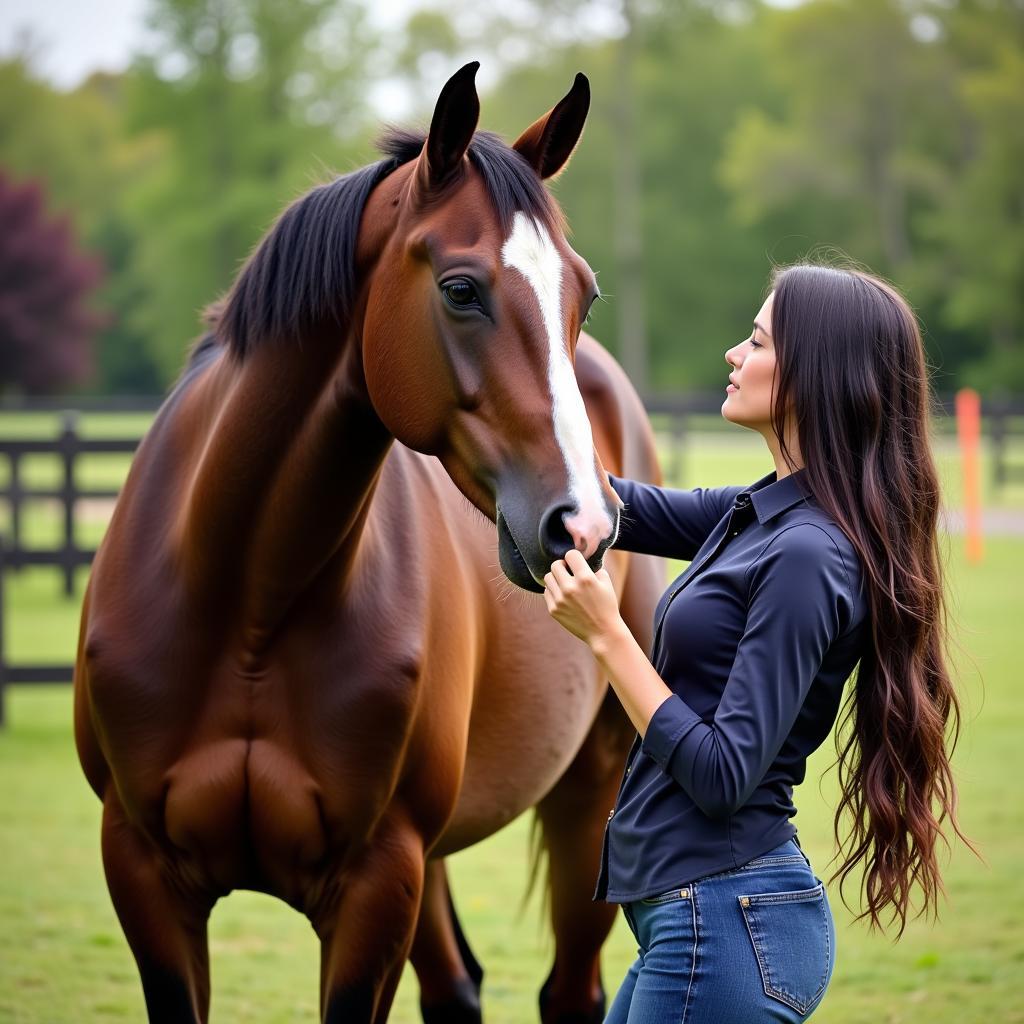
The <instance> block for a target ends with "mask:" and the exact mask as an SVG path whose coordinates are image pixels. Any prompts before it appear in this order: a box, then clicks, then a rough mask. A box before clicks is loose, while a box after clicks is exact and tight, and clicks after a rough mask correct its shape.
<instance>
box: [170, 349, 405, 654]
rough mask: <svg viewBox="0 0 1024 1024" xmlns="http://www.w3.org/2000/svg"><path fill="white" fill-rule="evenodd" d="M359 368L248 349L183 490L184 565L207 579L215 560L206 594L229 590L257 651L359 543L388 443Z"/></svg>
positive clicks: (348, 358) (347, 357) (320, 352)
mask: <svg viewBox="0 0 1024 1024" xmlns="http://www.w3.org/2000/svg"><path fill="white" fill-rule="evenodd" d="M357 364H358V347H357V346H355V345H348V346H345V349H344V351H343V352H342V354H340V355H338V354H337V353H334V354H331V353H329V352H326V351H325V350H324V347H323V346H316V345H310V346H309V347H308V348H307V347H305V346H304V347H303V348H302V349H297V350H295V351H294V352H292V353H289V354H287V356H286V358H285V359H282V358H281V354H280V352H279V351H278V352H269V351H268V352H266V353H264V352H260V351H256V352H254V353H252V354H251V355H250V356H247V357H246V362H245V363H243V364H242V366H241V367H240V368H239V370H238V371H237V376H236V378H235V380H234V381H233V383H232V384H231V385H230V392H229V395H228V397H227V398H226V400H225V404H224V407H223V411H222V413H221V414H220V415H219V417H218V420H217V424H216V427H215V428H214V429H213V430H212V431H211V435H210V441H209V443H208V444H207V450H206V452H205V453H204V456H203V459H202V463H203V468H202V470H201V472H200V474H199V475H198V476H197V478H196V481H195V484H194V486H193V488H192V501H191V508H192V512H191V515H190V519H191V520H192V522H191V528H190V530H189V533H190V534H191V536H192V538H193V542H194V544H195V545H197V548H196V550H194V551H193V552H192V555H193V558H192V561H193V564H197V563H198V562H200V561H202V562H205V564H206V566H207V571H208V570H209V568H210V562H209V561H206V559H208V558H210V556H211V554H212V553H214V563H219V565H218V569H219V571H220V572H223V573H226V575H227V580H226V581H224V582H222V583H220V584H218V585H217V586H215V588H214V589H216V590H218V591H220V590H222V588H223V586H224V583H225V582H227V581H233V582H234V583H235V584H236V586H231V584H230V583H229V582H227V585H228V586H229V587H230V589H231V590H233V591H234V593H233V594H232V597H233V598H234V601H233V603H235V604H236V607H237V608H238V611H239V612H240V622H241V625H242V627H243V628H244V629H245V630H246V632H247V633H248V634H249V639H250V640H251V645H252V646H254V647H259V646H260V645H261V643H262V642H263V641H265V640H267V639H269V638H270V637H271V636H272V635H273V633H274V631H275V629H276V627H277V625H278V624H279V623H280V621H281V619H282V618H283V616H284V615H285V614H287V611H288V609H289V608H290V607H291V605H292V603H293V602H294V601H295V599H296V598H297V597H298V595H299V594H301V593H302V592H303V591H304V590H305V589H306V588H307V587H308V586H309V585H310V583H311V581H312V580H313V579H314V578H315V577H316V576H317V574H318V573H319V572H320V571H321V570H322V569H323V568H324V566H325V564H326V563H327V562H328V561H331V560H332V559H333V560H335V562H336V564H339V560H340V564H339V570H340V571H341V572H344V570H345V567H346V565H347V564H348V563H350V561H351V558H352V556H353V554H354V551H355V548H356V546H357V544H358V541H359V536H360V534H361V531H362V526H363V523H364V521H365V516H366V512H367V509H368V506H369V501H368V498H369V496H370V494H371V492H372V489H373V487H374V485H375V482H376V479H377V475H378V473H379V470H380V467H381V464H382V463H383V460H384V457H385V455H386V454H387V451H388V448H389V447H390V444H391V441H392V438H391V436H390V434H388V432H387V431H386V430H385V428H384V427H383V426H382V424H381V423H380V420H379V419H378V418H377V416H376V414H375V412H374V411H373V408H372V406H371V405H370V404H369V401H368V399H367V397H366V395H365V389H364V388H363V386H362V383H361V367H359V366H358V365H357ZM206 574H207V573H206V572H203V575H204V576H205V575H206ZM222 580H224V578H223V577H222ZM207 592H209V591H207ZM225 596H227V595H225Z"/></svg>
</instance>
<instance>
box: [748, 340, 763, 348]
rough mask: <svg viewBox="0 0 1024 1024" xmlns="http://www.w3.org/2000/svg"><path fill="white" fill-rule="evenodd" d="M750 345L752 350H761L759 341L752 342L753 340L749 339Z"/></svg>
mask: <svg viewBox="0 0 1024 1024" xmlns="http://www.w3.org/2000/svg"><path fill="white" fill-rule="evenodd" d="M750 344H751V345H752V346H753V347H754V348H761V347H762V346H761V343H760V342H759V341H754V339H753V338H751V339H750Z"/></svg>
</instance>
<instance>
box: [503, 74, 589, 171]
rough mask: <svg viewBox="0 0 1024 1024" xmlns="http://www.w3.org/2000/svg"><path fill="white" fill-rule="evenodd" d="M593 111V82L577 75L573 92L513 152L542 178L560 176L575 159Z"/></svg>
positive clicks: (560, 101) (532, 127) (531, 126)
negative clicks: (589, 113)
mask: <svg viewBox="0 0 1024 1024" xmlns="http://www.w3.org/2000/svg"><path fill="white" fill-rule="evenodd" d="M589 110H590V82H589V81H587V76H586V75H584V74H582V73H581V74H578V75H577V76H576V79H575V81H574V82H573V83H572V88H571V89H570V90H569V91H568V93H566V95H565V96H563V97H562V99H560V100H559V101H558V103H556V104H555V106H553V107H552V108H551V109H550V110H549V111H548V112H547V113H546V114H545V115H544V116H543V117H541V118H538V119H537V120H536V121H534V122H533V124H531V125H530V127H529V128H527V129H526V131H525V132H523V134H522V135H520V136H519V138H518V139H516V141H515V143H514V144H513V146H512V148H513V149H514V150H515V151H516V152H517V153H520V154H522V155H523V156H525V157H526V159H527V160H528V161H529V162H530V165H531V166H532V167H533V169H534V170H535V171H536V172H537V173H538V174H539V175H540V176H541V177H542V178H550V177H551V176H552V175H555V174H557V173H558V172H559V171H560V170H561V169H562V168H563V167H564V166H565V165H566V164H567V163H568V162H569V157H570V156H572V151H573V150H574V149H575V148H576V143H577V142H579V141H580V136H581V135H582V134H583V122H584V121H586V119H587V111H589Z"/></svg>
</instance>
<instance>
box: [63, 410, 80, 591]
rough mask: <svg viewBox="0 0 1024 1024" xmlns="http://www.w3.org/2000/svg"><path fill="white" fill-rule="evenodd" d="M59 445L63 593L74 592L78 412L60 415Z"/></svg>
mask: <svg viewBox="0 0 1024 1024" xmlns="http://www.w3.org/2000/svg"><path fill="white" fill-rule="evenodd" d="M61 425H62V426H61V432H60V441H59V442H58V444H59V447H60V454H61V458H62V460H63V461H64V486H63V488H62V489H61V497H62V498H63V500H64V547H63V551H62V554H63V556H64V565H63V570H64V593H65V594H66V595H67V596H68V597H74V594H75V565H76V564H77V563H76V559H75V500H76V498H77V497H78V494H77V492H76V490H75V457H76V455H77V454H78V413H76V412H71V411H67V412H65V413H64V414H63V415H62V416H61Z"/></svg>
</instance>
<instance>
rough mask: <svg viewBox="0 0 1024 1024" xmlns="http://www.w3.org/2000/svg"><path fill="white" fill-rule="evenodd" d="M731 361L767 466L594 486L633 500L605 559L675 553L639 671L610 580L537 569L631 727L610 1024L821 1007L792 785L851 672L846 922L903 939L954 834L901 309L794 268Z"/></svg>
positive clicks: (824, 943) (858, 287) (920, 364)
mask: <svg viewBox="0 0 1024 1024" xmlns="http://www.w3.org/2000/svg"><path fill="white" fill-rule="evenodd" d="M725 358H726V361H727V362H728V363H729V365H730V366H731V367H732V368H733V369H732V372H731V373H730V375H729V381H730V383H729V386H728V388H727V389H726V390H727V395H726V399H725V402H724V404H723V406H722V415H723V416H724V417H725V418H726V419H728V420H730V421H731V422H733V423H738V424H740V425H741V426H744V427H748V428H750V429H752V430H756V431H758V432H759V433H760V434H761V435H762V436H763V437H764V439H765V442H766V443H767V445H768V449H769V451H770V452H771V455H772V458H773V459H774V462H775V472H773V473H770V474H769V475H768V476H765V477H763V478H762V479H761V480H758V481H757V482H756V483H753V484H751V485H750V486H749V487H745V488H739V487H720V488H712V489H702V488H697V489H695V490H692V491H677V490H669V489H665V488H659V487H654V486H651V485H648V484H642V483H637V482H633V481H630V480H620V479H618V478H615V477H612V478H611V483H612V486H613V488H614V489H615V491H616V492H617V493H618V494H619V496H620V497H621V498H622V500H623V501H624V503H625V508H624V515H623V517H622V527H621V532H620V535H619V538H618V540H617V542H616V545H617V546H618V547H620V548H623V549H625V550H629V551H636V552H641V553H646V554H655V555H663V556H671V557H677V558H683V559H690V560H692V562H691V565H690V567H689V568H688V569H687V570H686V572H684V573H683V574H682V576H680V577H679V579H677V580H676V581H675V582H674V583H673V584H672V585H671V586H670V587H669V589H668V591H667V592H666V594H665V596H664V597H663V598H662V600H661V602H660V604H659V606H658V608H657V611H656V613H655V614H656V617H655V622H656V633H655V640H654V649H653V652H652V656H651V660H650V661H648V659H647V656H646V654H645V652H644V651H643V650H641V649H640V647H639V646H638V645H637V643H636V641H635V640H634V639H633V638H632V636H631V635H630V633H629V631H628V630H627V629H626V627H625V625H624V624H623V622H622V620H621V618H620V617H619V614H618V605H617V602H616V600H615V595H614V592H613V590H612V584H611V581H610V578H609V576H608V574H607V573H606V571H605V570H604V569H601V570H599V571H598V572H597V573H596V574H595V573H593V572H591V571H590V569H589V568H588V566H587V564H586V561H585V560H584V558H583V556H582V554H581V553H580V552H577V551H570V552H569V553H568V554H567V555H566V557H565V559H564V561H558V562H555V563H554V564H553V565H552V566H551V572H550V573H549V574H548V575H547V576H546V577H545V584H546V587H547V589H546V592H545V601H546V603H547V607H548V610H549V612H550V613H551V614H552V615H553V616H554V618H555V619H556V620H557V621H558V622H560V623H561V624H562V625H563V626H565V628H566V629H568V630H570V631H571V632H572V633H574V634H575V635H576V636H578V637H580V638H581V639H583V640H584V641H586V642H587V643H588V644H589V645H590V646H591V648H592V649H593V651H594V654H595V655H596V656H597V658H598V659H599V660H600V662H601V663H602V665H603V667H604V668H605V670H606V671H607V673H608V676H609V678H610V680H611V684H612V686H613V687H614V689H615V691H616V693H617V694H618V696H619V699H620V700H621V702H622V705H623V707H624V708H625V710H626V712H627V713H628V715H629V717H630V718H631V720H632V721H633V723H634V724H635V726H636V728H637V733H638V736H637V739H636V742H635V743H634V746H633V749H632V751H631V752H630V755H629V758H628V760H627V763H626V769H625V774H624V776H623V780H622V785H621V787H620V790H619V795H618V799H617V801H616V806H615V809H614V810H613V811H612V813H611V814H610V815H609V821H608V828H607V831H606V835H605V847H604V856H603V857H602V865H601V876H600V879H599V881H598V890H597V898H604V899H607V900H609V901H610V902H615V903H621V904H622V905H623V909H624V911H625V914H626V918H627V920H628V922H629V925H630V928H631V929H632V931H633V934H634V935H635V937H636V940H637V943H638V945H639V956H638V959H637V961H636V962H635V963H634V964H633V966H632V967H631V968H630V970H629V973H628V974H627V975H626V979H625V981H624V982H623V984H622V987H621V989H620V991H619V993H618V996H617V997H616V999H615V1001H614V1003H613V1005H612V1008H611V1011H610V1012H609V1015H608V1018H607V1020H608V1022H612V1024H626V1022H627V1021H628V1022H629V1024H641V1022H643V1024H661V1022H665V1024H669V1022H671V1024H703V1022H709V1024H711V1022H713V1024H729V1022H736V1024H755V1022H759V1021H769V1020H770V1021H802V1020H806V1019H807V1017H809V1016H810V1014H811V1013H812V1012H813V1011H814V1010H815V1009H816V1008H817V1006H818V1005H819V1003H820V1001H821V999H822V997H823V995H824V992H825V989H826V986H827V985H828V982H829V979H830V977H831V975H832V970H833V967H834V964H835V929H834V926H833V921H832V914H831V911H830V909H829V905H828V900H827V897H826V894H825V891H824V887H823V886H822V884H821V882H820V881H819V879H818V878H817V877H816V876H815V874H814V872H813V871H812V869H811V866H810V862H809V861H808V860H807V858H806V857H805V856H804V854H803V853H802V851H801V849H800V846H799V843H798V841H797V836H796V829H795V827H794V826H793V824H792V823H791V821H790V819H791V818H792V816H793V815H794V814H795V813H796V809H795V808H794V806H793V802H792V790H793V786H794V785H796V784H797V783H799V782H801V781H802V780H803V777H804V771H805V765H806V759H807V757H808V755H809V754H811V752H812V751H814V750H815V749H816V748H817V747H818V746H819V745H820V744H821V743H822V741H823V740H824V739H825V737H826V736H828V734H829V731H830V730H831V728H832V725H833V723H834V721H835V719H836V716H837V714H838V711H839V706H840V703H841V697H842V692H843V687H844V683H845V681H846V679H847V678H848V677H849V676H850V674H851V672H852V671H853V669H854V667H855V666H856V665H857V663H858V661H859V662H860V668H859V671H858V673H857V677H856V683H855V685H854V687H853V688H852V692H851V696H850V700H849V702H848V704H847V710H846V714H845V715H844V724H847V725H849V726H850V727H851V728H850V730H849V733H848V738H847V739H846V740H845V742H844V744H843V746H842V749H841V752H840V770H839V771H840V775H839V777H840V782H841V795H840V806H839V808H838V811H837V815H836V829H837V831H836V836H837V840H839V842H840V851H841V854H842V857H843V864H842V866H841V868H840V869H839V871H837V872H836V875H837V877H840V878H841V879H843V880H845V879H846V877H847V876H848V875H849V874H850V873H851V872H852V871H854V869H856V868H858V867H859V866H862V867H863V869H864V872H865V876H864V896H865V899H866V908H865V909H864V911H863V913H862V915H861V916H862V917H864V916H866V917H868V918H870V921H871V923H872V926H874V925H880V924H881V916H882V914H883V913H884V912H889V913H891V915H892V919H893V920H894V921H895V922H897V923H898V925H899V928H898V932H899V933H902V931H903V927H904V926H905V924H906V918H907V914H908V911H909V908H910V898H911V889H912V887H913V886H914V884H915V883H916V884H918V885H919V886H920V889H921V896H922V900H923V907H922V910H925V911H934V908H935V902H936V899H937V896H938V893H939V891H940V889H941V879H940V873H939V867H938V864H937V861H936V845H937V843H938V841H939V840H940V839H941V831H940V826H941V823H942V821H943V819H944V818H948V819H949V821H950V823H951V826H952V828H953V829H954V830H956V831H957V834H959V830H958V829H957V826H956V821H955V817H954V811H955V800H956V794H955V788H954V784H953V779H952V775H951V772H950V766H949V753H948V751H947V746H946V727H947V723H948V724H950V725H951V726H952V729H951V732H952V737H953V740H954V741H955V736H956V729H957V726H958V722H959V714H958V706H957V701H956V697H955V694H954V692H953V687H952V684H951V681H950V676H949V672H948V669H947V665H946V662H945V657H944V646H945V634H944V606H943V588H942V577H941V568H940V561H939V555H938V548H937V535H936V520H937V516H938V511H939V483H938V479H937V476H936V472H935V466H934V462H933V460H932V456H931V453H930V451H929V447H928V440H927V434H928V394H929V391H928V383H927V375H926V366H925V358H924V352H923V348H922V344H921V337H920V334H919V332H918V328H917V323H916V321H915V318H914V315H913V313H912V312H911V310H910V309H909V307H908V306H907V304H906V302H905V301H904V300H903V299H902V298H901V296H900V295H899V294H898V293H897V292H896V291H895V290H894V289H893V288H891V287H890V286H889V285H887V284H885V283H883V282H882V281H879V280H878V279H876V278H874V277H871V276H869V275H867V274H864V273H860V272H858V271H847V270H836V269H832V268H828V267H818V266H803V265H801V266H794V267H790V268H788V269H785V270H782V271H781V272H779V273H777V274H776V275H775V279H774V282H773V290H772V292H771V294H770V295H769V296H768V298H767V299H766V301H765V303H764V305H763V306H762V307H761V310H760V312H759V313H758V314H757V317H756V318H755V321H754V326H753V331H752V333H751V335H750V337H749V338H747V340H746V341H744V342H742V343H740V344H739V345H736V346H734V347H733V348H731V349H729V351H728V352H726V354H725ZM844 812H849V814H850V816H851V818H852V828H851V830H850V834H849V835H848V836H847V837H846V838H845V839H840V836H839V821H840V817H841V816H842V815H843V813H844Z"/></svg>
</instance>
